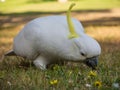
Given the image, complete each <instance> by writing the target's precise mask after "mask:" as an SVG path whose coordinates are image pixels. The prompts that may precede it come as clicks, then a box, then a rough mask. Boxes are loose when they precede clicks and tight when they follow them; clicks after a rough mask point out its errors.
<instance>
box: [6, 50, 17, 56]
mask: <svg viewBox="0 0 120 90" xmlns="http://www.w3.org/2000/svg"><path fill="white" fill-rule="evenodd" d="M4 56H17V55H16V54H15V52H14V51H13V50H10V51H8V52H7V53H5V54H4Z"/></svg>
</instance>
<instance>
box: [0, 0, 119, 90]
mask: <svg viewBox="0 0 120 90" xmlns="http://www.w3.org/2000/svg"><path fill="white" fill-rule="evenodd" d="M81 1H83V0H81ZM84 1H85V2H84ZM84 1H83V2H82V3H87V2H86V0H84ZM20 2H21V1H20ZM26 3H28V2H26ZM47 3H49V2H47ZM47 3H46V4H45V3H43V4H41V6H40V7H43V6H44V5H47ZM55 3H56V2H54V3H53V4H54V5H53V4H50V5H53V7H54V6H55ZM95 3H96V2H95ZM39 4H40V3H38V4H37V5H36V6H37V7H39ZM78 4H79V3H78ZM0 5H1V4H0ZM31 5H32V4H31V3H29V5H28V6H24V7H18V9H19V10H20V11H18V12H21V11H22V13H18V12H17V13H13V14H12V13H10V12H11V10H10V12H8V14H1V15H0V20H1V22H0V59H1V58H2V56H3V55H4V54H5V53H6V52H7V51H8V50H10V49H11V48H12V45H13V39H14V37H15V36H16V35H17V33H18V32H19V31H20V30H21V29H22V28H23V27H24V25H25V24H26V23H27V22H29V21H30V20H32V19H34V18H37V17H41V16H47V15H53V14H54V15H55V14H57V15H61V14H62V15H65V13H64V12H59V13H56V12H55V13H50V12H47V13H41V12H36V13H35V12H24V10H23V8H26V10H28V11H29V6H31ZM42 5H43V6H42ZM61 5H62V4H61ZM64 5H66V4H64ZM32 6H34V5H32ZM13 7H15V6H12V8H11V9H13ZM40 7H39V8H40ZM53 7H50V9H51V10H52V8H53ZM59 7H60V6H58V8H59ZM65 7H67V6H65ZM65 7H63V8H62V9H63V10H64V8H65ZM82 7H83V6H82ZM35 8H36V7H34V8H33V10H34V9H35ZM45 8H46V10H47V8H48V7H45ZM77 8H78V7H76V8H75V10H77ZM3 9H4V8H3ZM18 9H17V8H16V10H18ZM41 9H42V8H41ZM1 10H2V9H1ZM38 10H39V9H38ZM119 10H120V9H106V10H84V9H83V10H82V11H80V10H78V11H75V12H73V13H72V16H73V17H75V18H77V19H78V20H80V21H81V22H82V24H83V26H84V29H85V32H86V33H87V34H88V35H90V36H92V37H93V38H95V39H96V40H97V41H98V42H99V43H100V45H101V47H102V53H101V55H100V57H99V65H98V67H97V71H96V72H94V71H91V69H90V68H88V67H87V66H86V65H84V64H82V63H76V62H67V63H65V64H64V65H63V66H58V65H56V64H55V65H53V66H50V67H51V68H50V69H48V70H46V71H42V70H39V69H37V68H36V67H35V66H34V65H33V63H32V62H31V61H29V60H26V59H23V58H20V57H14V56H12V57H5V58H4V59H3V61H0V88H1V89H2V90H8V89H11V90H18V89H19V90H23V89H25V90H39V89H44V90H59V89H60V90H99V89H100V90H114V87H113V86H112V85H113V84H114V83H115V84H116V83H117V84H118V87H120V61H119V60H120V23H119V19H120V13H119ZM8 11H9V10H8ZM58 11H60V10H58ZM15 12H16V11H15ZM90 71H91V72H90ZM115 89H116V88H115ZM118 89H119V88H117V89H116V90H118Z"/></svg>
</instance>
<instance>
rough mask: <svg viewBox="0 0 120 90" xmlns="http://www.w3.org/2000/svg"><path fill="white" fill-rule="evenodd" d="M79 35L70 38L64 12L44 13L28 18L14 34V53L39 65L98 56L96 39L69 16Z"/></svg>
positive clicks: (40, 66)
mask: <svg viewBox="0 0 120 90" xmlns="http://www.w3.org/2000/svg"><path fill="white" fill-rule="evenodd" d="M72 22H73V24H74V29H75V31H76V33H77V34H78V35H79V37H76V38H71V39H70V38H69V37H68V36H69V34H70V31H69V26H68V23H67V18H66V16H47V17H41V18H37V19H34V20H32V21H30V22H29V23H28V24H27V25H25V27H24V28H23V29H22V30H21V31H20V33H19V34H18V35H17V36H16V37H15V38H14V43H13V51H12V52H14V53H15V54H16V55H18V56H22V57H26V58H28V59H31V60H33V62H34V64H35V65H36V66H37V67H38V68H41V69H46V65H47V64H50V63H51V62H53V61H55V60H57V59H56V58H60V59H64V60H73V61H84V60H86V59H87V58H92V57H95V56H99V55H100V53H101V48H100V46H99V44H98V43H97V41H96V40H94V39H93V38H91V37H89V36H88V35H86V34H85V33H84V29H83V27H82V25H81V23H80V22H79V21H78V20H76V19H74V18H72Z"/></svg>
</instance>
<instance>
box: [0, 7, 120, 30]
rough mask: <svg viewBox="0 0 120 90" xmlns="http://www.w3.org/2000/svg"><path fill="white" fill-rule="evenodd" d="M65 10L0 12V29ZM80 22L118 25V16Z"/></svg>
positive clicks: (59, 13) (97, 24)
mask: <svg viewBox="0 0 120 90" xmlns="http://www.w3.org/2000/svg"><path fill="white" fill-rule="evenodd" d="M110 11H111V10H109V9H105V10H76V11H74V13H75V14H77V15H79V14H80V15H81V14H86V15H87V14H89V13H93V15H94V13H103V14H104V13H109V12H110ZM65 13H66V11H62V12H23V13H9V14H4V13H0V26H1V27H0V30H4V28H6V27H7V28H11V27H14V26H16V25H18V24H24V23H27V22H29V21H30V20H32V19H34V18H37V17H42V16H48V15H61V14H65ZM93 17H94V16H93ZM80 21H81V22H82V24H83V25H84V26H85V27H87V26H91V25H92V26H118V25H120V17H101V18H97V19H92V20H84V21H83V20H80Z"/></svg>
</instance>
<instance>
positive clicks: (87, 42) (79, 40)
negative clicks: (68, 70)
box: [67, 4, 101, 69]
mask: <svg viewBox="0 0 120 90" xmlns="http://www.w3.org/2000/svg"><path fill="white" fill-rule="evenodd" d="M74 5H75V4H71V6H70V7H69V9H68V11H67V22H68V27H69V32H70V35H69V36H68V38H69V39H73V41H74V43H75V44H76V46H77V47H78V48H79V53H80V59H81V60H82V61H83V62H84V63H85V64H86V65H88V66H89V67H91V68H92V69H95V68H96V66H97V64H98V56H99V55H100V53H101V47H100V45H99V44H98V42H97V41H96V40H95V39H93V38H92V37H90V36H88V35H87V34H85V33H82V34H81V35H79V34H77V33H76V31H75V28H74V25H73V23H72V20H71V15H70V12H71V9H72V7H73V6H74Z"/></svg>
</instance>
